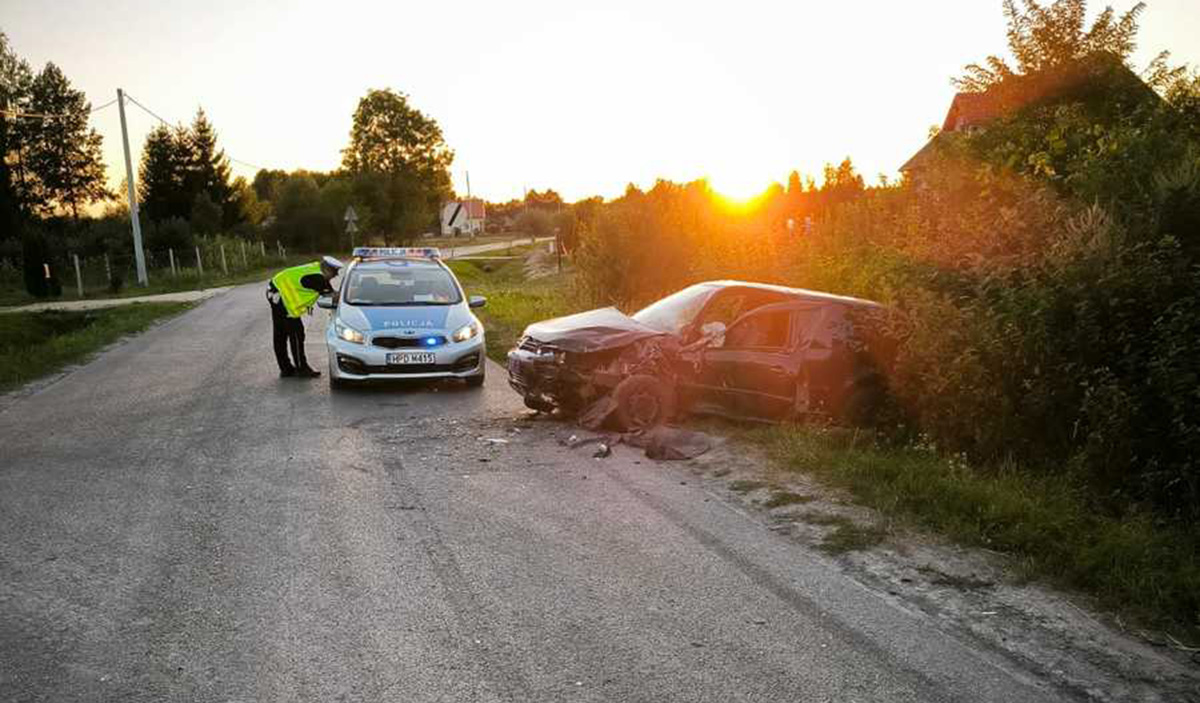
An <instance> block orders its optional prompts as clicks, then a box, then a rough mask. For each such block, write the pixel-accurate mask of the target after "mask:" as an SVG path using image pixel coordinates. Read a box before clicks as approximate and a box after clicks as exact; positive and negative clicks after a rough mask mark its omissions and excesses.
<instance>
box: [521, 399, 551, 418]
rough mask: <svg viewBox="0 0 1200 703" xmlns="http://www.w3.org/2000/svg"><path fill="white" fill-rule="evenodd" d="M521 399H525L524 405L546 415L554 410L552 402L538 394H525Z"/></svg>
mask: <svg viewBox="0 0 1200 703" xmlns="http://www.w3.org/2000/svg"><path fill="white" fill-rule="evenodd" d="M523 400H524V401H525V407H527V408H529V409H530V410H536V411H538V412H540V413H546V414H547V415H549V414H550V413H552V412H554V403H551V402H550V401H548V400H546V399H545V398H543V397H541V396H540V395H527V396H525V397H524V398H523Z"/></svg>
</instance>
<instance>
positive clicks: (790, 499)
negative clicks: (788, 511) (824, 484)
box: [763, 490, 813, 508]
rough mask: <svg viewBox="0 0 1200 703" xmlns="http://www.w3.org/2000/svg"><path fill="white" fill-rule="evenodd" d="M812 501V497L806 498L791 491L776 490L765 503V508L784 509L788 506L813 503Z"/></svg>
mask: <svg viewBox="0 0 1200 703" xmlns="http://www.w3.org/2000/svg"><path fill="white" fill-rule="evenodd" d="M812 501H813V497H812V496H806V495H803V494H801V493H793V492H791V491H780V490H775V491H772V492H771V495H770V497H769V498H767V499H766V500H765V501H763V507H766V508H782V507H784V506H786V505H800V504H801V503H811V502H812Z"/></svg>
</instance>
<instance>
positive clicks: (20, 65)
mask: <svg viewBox="0 0 1200 703" xmlns="http://www.w3.org/2000/svg"><path fill="white" fill-rule="evenodd" d="M32 82H33V73H32V71H30V70H29V64H28V63H27V62H26V61H25V60H24V59H22V58H21V57H19V56H17V55H16V53H15V52H13V50H12V47H11V46H9V43H8V37H7V36H5V34H4V33H3V32H0V105H6V106H8V107H10V108H13V109H17V110H22V109H24V108H26V107H27V106H28V102H29V91H30V84H31V83H32ZM22 141H23V140H22V125H21V124H20V120H17V119H13V118H10V117H8V116H7V115H4V116H0V240H4V239H9V238H12V239H20V237H21V233H20V227H21V221H22V219H23V217H24V207H25V203H26V202H27V201H28V198H27V197H26V190H25V188H24V187H23V186H24V182H25V178H24V175H25V173H24V162H23V159H22V154H21V152H22V149H21V145H22Z"/></svg>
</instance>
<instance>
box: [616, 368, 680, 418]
mask: <svg viewBox="0 0 1200 703" xmlns="http://www.w3.org/2000/svg"><path fill="white" fill-rule="evenodd" d="M612 398H613V401H614V402H615V404H616V408H614V410H613V418H614V420H615V421H616V423H617V426H618V428H619V429H621V430H623V431H625V432H632V431H637V430H645V429H649V428H651V427H654V426H655V425H661V424H662V423H664V422H666V421H667V420H669V419H670V418H671V415H672V413H673V412H674V406H675V399H674V396H673V394H672V393H671V389H670V388H669V387H668V386H667V384H665V383H663V382H662V381H660V380H658V379H657V378H655V377H653V376H646V375H639V376H630V377H629V378H627V379H625V380H623V381H621V382H620V383H619V384H617V387H616V388H614V389H613V394H612Z"/></svg>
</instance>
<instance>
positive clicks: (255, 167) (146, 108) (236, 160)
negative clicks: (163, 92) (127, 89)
mask: <svg viewBox="0 0 1200 703" xmlns="http://www.w3.org/2000/svg"><path fill="white" fill-rule="evenodd" d="M125 99H127V100H129V101H130V102H132V103H133V104H134V105H137V106H138V107H140V108H142V109H143V110H145V111H146V112H147V113H148V114H149V115H150V116H151V117H153V118H154V119H156V120H158V121H159V122H162V123H163V124H164V125H166V126H168V127H173V126H174V125H172V124H171V123H170V122H168V121H166V120H164V119H163V118H162V117H159V116H158V114H157V113H156V112H154V111H153V110H151V109H150V108H148V107H146V106H145V105H143V104H141V103H140V102H138V101H137V98H135V97H133V96H132V95H130V94H129V93H125ZM113 102H116V100H114V101H113ZM225 158H227V159H229V160H230V161H233V162H234V163H239V164H241V165H243V166H248V167H250V168H253V169H258V170H259V171H261V170H263V168H262V166H257V165H255V164H252V163H250V162H248V161H242V160H241V159H235V158H233V157H232V156H230V155H229V154H225Z"/></svg>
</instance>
